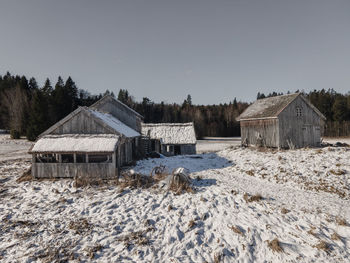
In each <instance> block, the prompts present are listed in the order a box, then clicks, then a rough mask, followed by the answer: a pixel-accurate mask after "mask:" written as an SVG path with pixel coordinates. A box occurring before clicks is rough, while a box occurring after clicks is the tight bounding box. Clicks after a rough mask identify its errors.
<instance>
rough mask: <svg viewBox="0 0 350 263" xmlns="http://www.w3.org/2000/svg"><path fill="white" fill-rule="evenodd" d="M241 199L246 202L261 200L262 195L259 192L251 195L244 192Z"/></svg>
mask: <svg viewBox="0 0 350 263" xmlns="http://www.w3.org/2000/svg"><path fill="white" fill-rule="evenodd" d="M243 199H244V200H245V201H246V202H247V203H250V202H255V201H256V202H258V201H260V200H262V199H263V198H262V196H261V195H260V194H256V195H252V196H249V195H248V194H247V193H245V194H244V195H243Z"/></svg>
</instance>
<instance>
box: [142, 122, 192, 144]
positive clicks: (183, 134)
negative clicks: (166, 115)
mask: <svg viewBox="0 0 350 263" xmlns="http://www.w3.org/2000/svg"><path fill="white" fill-rule="evenodd" d="M142 135H144V136H150V138H151V139H157V140H160V141H161V142H162V144H195V143H196V134H195V132H194V127H193V123H192V122H190V123H142Z"/></svg>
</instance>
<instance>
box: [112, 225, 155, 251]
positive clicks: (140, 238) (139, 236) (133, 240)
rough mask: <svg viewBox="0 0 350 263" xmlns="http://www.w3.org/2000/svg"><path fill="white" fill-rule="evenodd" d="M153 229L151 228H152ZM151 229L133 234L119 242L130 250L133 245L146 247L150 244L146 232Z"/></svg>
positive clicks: (121, 238) (120, 239)
mask: <svg viewBox="0 0 350 263" xmlns="http://www.w3.org/2000/svg"><path fill="white" fill-rule="evenodd" d="M150 229H151V228H150ZM150 229H147V230H144V231H136V232H131V233H129V234H127V235H125V236H122V237H120V238H119V239H118V240H119V241H122V242H123V243H124V246H125V247H126V248H127V249H129V247H130V246H132V245H139V246H145V245H148V244H149V240H148V238H147V237H146V236H145V234H146V232H148V231H150Z"/></svg>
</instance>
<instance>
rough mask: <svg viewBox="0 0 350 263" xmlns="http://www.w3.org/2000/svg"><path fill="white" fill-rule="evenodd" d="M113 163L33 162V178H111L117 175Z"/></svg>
mask: <svg viewBox="0 0 350 263" xmlns="http://www.w3.org/2000/svg"><path fill="white" fill-rule="evenodd" d="M116 171H117V168H116V167H115V164H114V163H33V164H32V175H33V176H34V177H35V178H74V177H75V176H79V177H80V176H81V177H91V178H102V179H108V178H113V177H115V176H116V175H117V173H116Z"/></svg>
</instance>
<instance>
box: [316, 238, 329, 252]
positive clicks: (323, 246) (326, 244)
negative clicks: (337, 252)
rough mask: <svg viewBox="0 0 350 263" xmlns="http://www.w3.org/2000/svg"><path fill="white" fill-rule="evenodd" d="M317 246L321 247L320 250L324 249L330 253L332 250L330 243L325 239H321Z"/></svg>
mask: <svg viewBox="0 0 350 263" xmlns="http://www.w3.org/2000/svg"><path fill="white" fill-rule="evenodd" d="M314 247H315V248H317V249H319V250H323V251H325V252H327V253H329V251H330V250H331V247H330V245H329V244H328V243H327V242H326V241H324V240H321V241H320V242H319V243H317V244H316V245H315V246H314Z"/></svg>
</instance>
